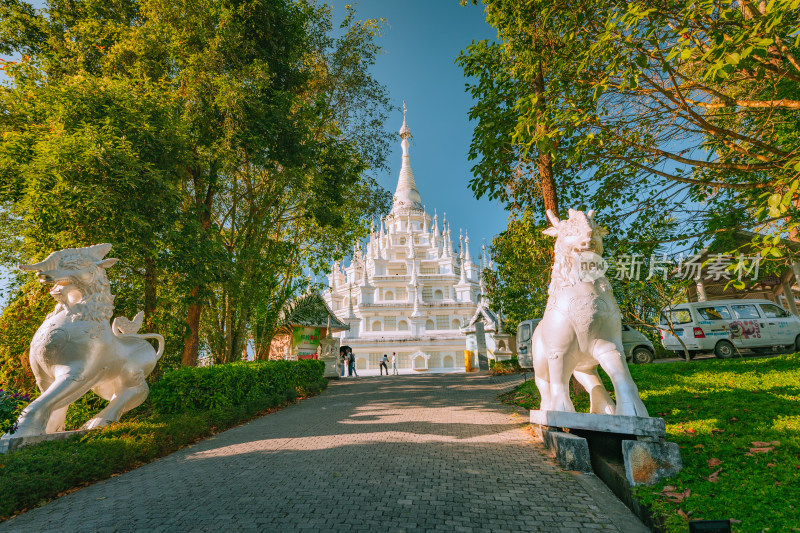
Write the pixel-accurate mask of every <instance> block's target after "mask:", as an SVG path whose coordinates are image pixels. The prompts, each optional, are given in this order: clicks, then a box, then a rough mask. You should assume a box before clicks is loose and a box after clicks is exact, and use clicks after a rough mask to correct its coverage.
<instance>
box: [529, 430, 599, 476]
mask: <svg viewBox="0 0 800 533" xmlns="http://www.w3.org/2000/svg"><path fill="white" fill-rule="evenodd" d="M536 432H537V433H538V435H539V437H540V438H541V439H542V442H544V445H545V446H547V447H548V448H549V449H551V450H553V451H554V452H555V454H556V459H557V460H558V462H559V463H561V466H563V467H564V468H565V469H566V470H577V471H579V472H591V471H592V459H591V457H590V456H589V443H588V442H586V439H584V438H583V437H579V436H577V435H572V434H570V433H564V432H563V431H551V430H549V429H545V428H541V427H540V428H536Z"/></svg>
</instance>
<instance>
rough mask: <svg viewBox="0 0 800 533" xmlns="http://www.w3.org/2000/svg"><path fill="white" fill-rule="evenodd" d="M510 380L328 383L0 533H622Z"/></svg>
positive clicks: (458, 377)
mask: <svg viewBox="0 0 800 533" xmlns="http://www.w3.org/2000/svg"><path fill="white" fill-rule="evenodd" d="M509 379H510V380H512V381H513V380H514V379H518V378H516V377H512V378H509ZM510 384H511V383H510V382H509V380H507V379H497V378H491V377H489V376H487V375H485V374H480V375H477V374H472V375H464V374H438V375H416V376H388V377H387V376H384V377H368V378H359V379H355V380H343V381H340V382H334V383H331V386H330V387H329V389H328V390H327V391H326V392H324V393H323V394H322V395H320V396H318V397H315V398H311V399H308V400H304V401H302V402H300V403H299V404H297V405H293V406H290V407H288V408H286V409H284V410H282V411H279V412H277V413H273V414H271V415H267V416H265V417H262V418H259V419H257V420H254V421H252V422H250V423H248V424H245V425H243V426H240V427H237V428H233V429H231V430H229V431H226V432H224V433H220V434H219V435H216V436H214V437H213V438H210V439H208V440H206V441H203V442H200V443H198V444H196V445H194V446H191V447H188V448H186V449H184V450H181V451H178V452H176V453H174V454H172V455H169V456H167V457H165V458H163V459H160V460H158V461H155V462H153V463H150V464H148V465H145V466H143V467H141V468H138V469H136V470H134V471H131V472H128V473H126V474H123V475H120V476H117V477H114V478H112V479H109V480H106V481H103V482H100V483H97V484H95V485H92V486H90V487H87V488H85V489H82V490H79V491H77V492H74V493H71V494H68V495H66V496H64V497H62V498H59V499H57V500H55V501H53V502H50V503H49V504H47V505H44V506H43V507H40V508H38V509H35V510H32V511H29V512H27V513H24V514H22V515H20V516H18V517H16V518H13V519H11V520H9V521H7V522H5V523H2V524H0V531H15V532H16V531H20V532H45V531H58V532H64V531H98V532H113V531H148V532H159V531H164V532H183V531H226V532H228V531H254V532H255V531H334V532H340V531H341V532H348V533H351V532H358V531H376V532H379V531H380V532H383V531H386V532H408V533H411V532H417V531H457V532H460V531H463V532H476V533H477V532H487V533H488V532H492V533H502V532H513V531H543V532H550V531H552V532H561V533H568V532H584V531H625V533H627V531H629V529H628V528H626V527H624V526H621V527H622V529H620V527H618V525H619V523H620V521H619V519H618V518H619V517H616V518H615V517H614V516H613V515H614V513H615V512H616V513H617V514H618V515H619V513H620V511H619V509H617V510H616V511H612V512H609V511H608V510H606V511H604V510H601V507H604V505H603V504H602V503H598V500H597V499H596V497H595V496H593V495H592V494H591V491H587V490H586V489H585V483H584V484H582V482H581V481H580V480H579V479H578V478H579V477H580V475H577V474H575V473H569V472H565V471H563V470H562V469H561V468H560V467H558V466H557V465H556V463H554V462H553V461H552V460H551V459H550V458H549V457H548V456H547V455H546V454H545V453H544V452H543V450H542V448H541V447H540V445H539V444H538V443H536V442H535V441H534V440H533V439H532V437H531V435H530V434H529V433H528V432H526V431H525V430H524V429H523V428H524V425H525V419H524V417H521V416H518V415H515V414H514V413H513V411H512V410H511V409H510V408H508V407H507V406H503V405H501V404H499V403H498V402H497V400H496V397H497V394H498V391H500V390H503V389H506V388H508V387H509V385H510ZM584 477H587V476H584ZM588 477H591V476H588ZM595 481H596V480H595ZM617 503H618V502H617ZM620 505H621V504H620ZM624 512H626V510H624V508H623V514H624ZM624 518H625V519H626V520H630V519H632V515H631V516H628V517H624ZM631 523H633V522H631ZM615 524H617V525H615ZM639 527H641V526H640V525H639Z"/></svg>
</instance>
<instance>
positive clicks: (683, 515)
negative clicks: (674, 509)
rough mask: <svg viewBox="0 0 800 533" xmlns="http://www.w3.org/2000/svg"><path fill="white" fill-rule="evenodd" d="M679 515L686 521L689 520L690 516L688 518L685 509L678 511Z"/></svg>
mask: <svg viewBox="0 0 800 533" xmlns="http://www.w3.org/2000/svg"><path fill="white" fill-rule="evenodd" d="M678 514H679V515H680V517H681V518H683V519H684V520H689V517H688V516H686V513H684V512H683V509H678Z"/></svg>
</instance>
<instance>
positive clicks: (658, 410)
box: [506, 354, 800, 533]
mask: <svg viewBox="0 0 800 533" xmlns="http://www.w3.org/2000/svg"><path fill="white" fill-rule="evenodd" d="M630 370H631V375H632V376H633V378H634V381H636V384H637V386H638V387H639V393H640V395H641V397H642V400H643V401H644V403H645V405H646V406H647V409H648V411H649V413H650V414H651V415H652V416H658V417H661V418H663V419H664V420H665V421H666V425H667V439H668V440H669V441H672V442H676V443H677V444H678V445H679V446H680V450H681V457H682V459H683V470H682V471H681V472H680V473H679V474H677V475H676V476H674V477H672V478H668V479H665V480H663V481H661V482H660V483H659V484H658V485H656V486H654V487H641V488H639V489H638V490H637V492H636V496H637V498H638V499H639V501H640V502H642V503H643V504H645V505H647V506H649V507H650V508H651V509H652V510H653V511H654V512H655V513H656V515H657V517H659V518H660V519H662V520H664V522H665V524H666V530H667V531H669V532H675V533H679V532H680V533H683V532H685V531H686V527H687V526H686V521H685V519H684V518H683V517H681V515H680V514H679V513H678V511H679V510H682V511H683V512H684V513H686V514H689V515H690V517H691V518H692V519H696V520H703V519H707V520H708V519H719V518H723V519H724V518H733V519H735V520H739V521H741V523H740V524H736V526H735V531H737V532H741V533H744V532H760V531H763V530H764V529H763V528H764V527H765V526H768V527H769V528H770V529H771V530H774V531H791V530H792V528H793V527H795V526H796V525H797V524H798V523H800V508H798V506H797V505H796V503H795V502H797V498H796V493H797V487H798V486H800V461H798V458H799V457H800V415H798V413H797V402H798V399H800V354H793V355H788V356H780V357H774V358H769V359H743V360H726V361H723V360H716V359H715V360H710V361H702V362H698V363H697V364H693V365H686V364H684V363H665V364H657V365H632V366H631V367H630ZM604 381H605V384H606V388H608V389H610V388H611V386H610V382H609V380H608V379H607V378H606V377H605V376H604ZM506 401H509V402H511V403H515V404H518V405H521V406H523V407H526V408H530V409H535V408H537V406H538V405H539V394H538V391H537V390H536V386H535V384H534V383H533V381H528V382H526V383H524V384H523V385H521V386H520V387H519V388H518V389H517V390H516V391H513V392H511V393H509V394H508V395H507V396H506ZM573 401H574V402H575V408H576V409H577V410H579V411H587V410H588V407H589V398H588V394H586V393H581V394H580V395H578V396H577V397H575V398H573ZM754 449H756V450H754ZM717 461H720V462H719V463H717ZM668 485H671V486H672V487H674V489H673V490H671V491H666V492H677V493H683V492H684V491H685V490H686V489H688V490H689V491H690V493H691V494H690V496H688V498H686V499H682V501H674V500H675V498H674V497H668V496H665V495H663V494H662V491H663V489H664V487H666V486H668ZM766 517H768V518H766ZM765 520H768V521H767V522H765Z"/></svg>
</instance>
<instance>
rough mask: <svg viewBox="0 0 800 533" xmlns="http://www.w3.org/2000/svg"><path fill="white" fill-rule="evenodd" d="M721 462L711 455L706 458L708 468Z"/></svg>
mask: <svg viewBox="0 0 800 533" xmlns="http://www.w3.org/2000/svg"><path fill="white" fill-rule="evenodd" d="M721 464H722V461H720V460H719V459H717V458H716V457H712V458H711V459H709V460H708V467H709V468H714V467H715V466H719V465H721Z"/></svg>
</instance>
